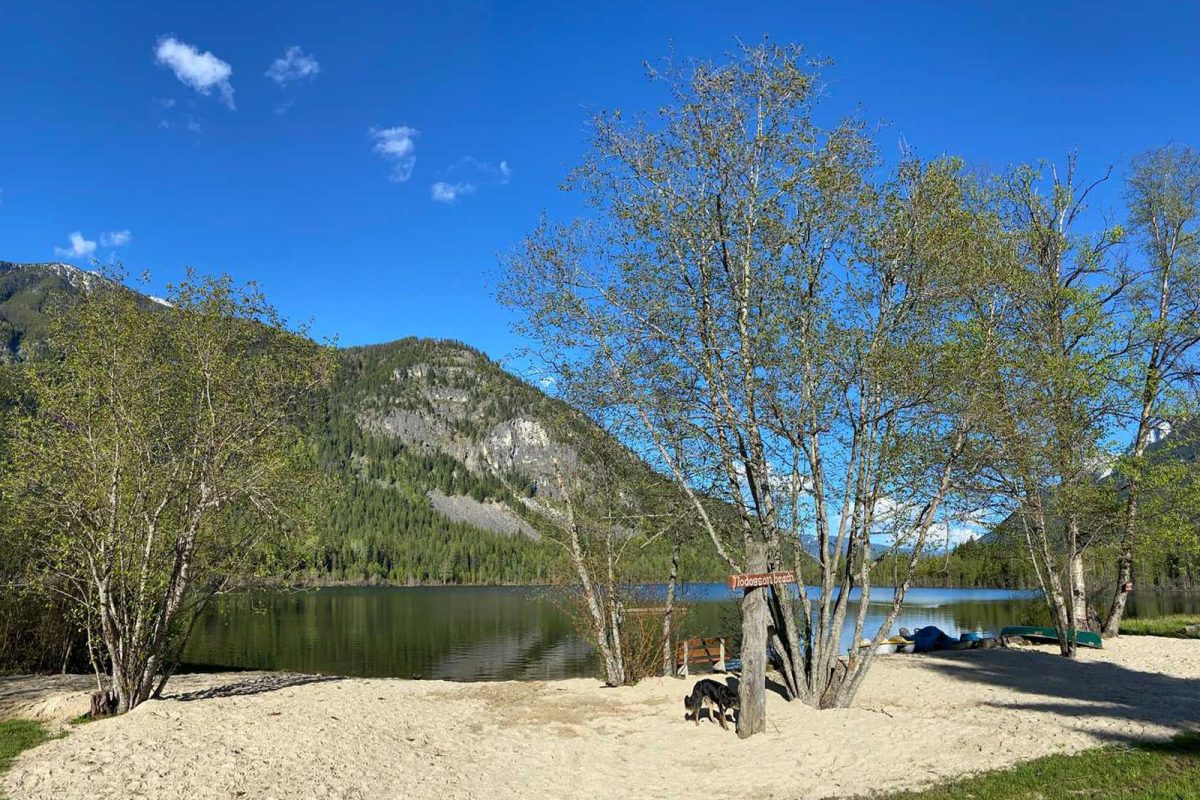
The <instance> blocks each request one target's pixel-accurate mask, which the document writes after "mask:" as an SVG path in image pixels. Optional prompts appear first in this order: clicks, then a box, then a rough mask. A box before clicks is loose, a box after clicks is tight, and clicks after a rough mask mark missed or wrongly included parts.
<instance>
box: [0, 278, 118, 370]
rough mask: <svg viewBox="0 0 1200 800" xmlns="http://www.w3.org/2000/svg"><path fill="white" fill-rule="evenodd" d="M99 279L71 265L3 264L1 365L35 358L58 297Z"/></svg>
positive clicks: (0, 319) (0, 324)
mask: <svg viewBox="0 0 1200 800" xmlns="http://www.w3.org/2000/svg"><path fill="white" fill-rule="evenodd" d="M96 280H100V278H99V277H98V276H97V275H95V274H94V273H91V272H85V271H84V270H81V269H79V268H78V267H72V266H71V265H70V264H14V263H12V262H10V261H0V364H5V363H12V362H14V361H20V360H23V359H25V358H29V357H31V356H33V355H35V354H36V353H37V351H38V349H39V347H40V345H41V344H42V343H43V342H44V340H45V337H46V319H47V317H48V315H49V312H50V309H51V307H52V306H53V304H54V302H55V301H56V298H58V297H60V296H62V295H69V294H72V293H74V292H78V291H80V290H81V289H83V288H85V287H87V286H88V285H90V284H91V283H92V282H93V281H96Z"/></svg>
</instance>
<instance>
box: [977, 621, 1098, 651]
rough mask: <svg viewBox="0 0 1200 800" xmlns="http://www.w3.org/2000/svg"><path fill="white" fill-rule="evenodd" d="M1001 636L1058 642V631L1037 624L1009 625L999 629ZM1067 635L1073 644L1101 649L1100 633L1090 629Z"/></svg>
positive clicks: (1072, 631)
mask: <svg viewBox="0 0 1200 800" xmlns="http://www.w3.org/2000/svg"><path fill="white" fill-rule="evenodd" d="M1000 635H1001V636H1002V637H1003V636H1020V637H1022V638H1025V639H1028V640H1029V641H1031V642H1037V643H1039V644H1058V640H1059V636H1058V631H1057V630H1055V629H1054V628H1052V627H1049V626H1039V625H1009V626H1008V627H1006V628H1004V629H1002V630H1001V631H1000ZM1067 635H1068V636H1073V637H1074V638H1075V644H1077V645H1079V646H1080V647H1091V648H1093V649H1096V650H1100V649H1103V647H1104V640H1102V639H1101V638H1100V634H1098V633H1092V632H1091V631H1075V630H1070V631H1067Z"/></svg>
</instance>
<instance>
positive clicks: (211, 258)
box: [0, 0, 1200, 357]
mask: <svg viewBox="0 0 1200 800" xmlns="http://www.w3.org/2000/svg"><path fill="white" fill-rule="evenodd" d="M1049 5H1050V4H1044V3H1024V4H1022V3H994V4H965V3H960V4H948V3H916V2H911V3H899V2H894V3H882V2H878V3H832V2H831V3H822V4H815V3H803V2H794V3H787V4H775V7H774V8H773V7H771V6H769V5H762V6H759V5H756V4H754V3H751V2H739V3H712V4H706V3H703V2H690V3H679V4H674V3H666V2H659V3H653V4H649V3H637V4H634V3H630V4H623V3H617V2H605V3H598V4H594V6H593V7H592V8H591V9H586V8H582V4H579V6H580V7H576V5H575V4H565V3H553V4H551V3H547V4H534V3H510V4H465V3H455V2H450V1H447V2H440V3H434V4H428V5H424V4H422V5H415V4H408V3H397V2H391V3H380V4H374V3H354V2H349V0H345V1H344V2H341V3H337V4H316V3H308V4H296V3H287V4H283V3H271V2H255V3H246V2H205V3H191V4H187V5H184V4H179V3H168V2H126V3H114V4H101V3H94V2H86V3H85V2H75V3H56V2H40V3H17V2H14V1H13V0H0V53H3V58H0V259H3V260H15V261H46V260H56V259H59V258H65V259H66V260H71V261H73V262H74V263H77V264H80V265H86V261H87V259H86V257H84V254H86V253H87V251H89V249H90V246H89V243H94V245H95V250H94V255H95V256H97V257H101V258H105V259H107V258H109V257H110V254H116V255H117V256H118V257H119V258H122V259H123V260H124V262H125V264H126V266H127V268H128V270H129V271H130V272H132V273H138V272H141V271H142V270H145V269H149V270H151V271H152V273H153V283H152V287H151V288H152V289H153V290H155V291H161V287H162V285H163V284H164V283H166V282H167V281H170V280H173V279H177V278H178V277H179V276H180V275H181V274H182V271H183V268H184V267H185V265H192V266H195V267H196V268H198V269H199V270H201V271H207V272H229V273H231V274H232V275H234V276H235V277H237V278H239V279H242V280H245V279H250V278H254V279H257V280H259V281H260V282H261V283H262V284H263V286H264V287H265V289H266V290H267V292H268V295H269V296H270V297H271V299H272V300H273V301H274V302H275V303H276V304H277V305H279V306H280V307H281V309H282V310H283V311H284V312H285V314H287V315H288V316H290V317H292V318H310V317H311V318H312V319H313V321H314V323H315V329H316V331H317V333H318V334H320V335H322V336H329V335H336V336H337V337H338V338H339V341H340V342H341V343H343V344H362V343H368V342H376V341H385V340H389V339H394V338H399V337H401V336H406V335H421V336H442V337H451V338H457V339H461V340H463V341H466V342H468V343H470V344H473V345H476V346H478V347H481V348H483V349H484V350H485V351H487V352H488V353H489V354H491V355H493V356H495V357H503V356H504V355H506V354H508V353H511V352H512V351H513V350H514V349H516V348H517V347H518V346H519V342H517V341H516V340H515V339H514V337H513V336H512V335H511V334H510V332H509V331H508V319H507V317H506V314H505V312H504V311H503V310H501V309H499V308H497V307H496V305H495V303H494V301H493V300H492V296H491V290H490V288H489V282H490V280H492V276H493V275H494V273H495V270H496V264H497V255H498V254H499V253H502V252H504V251H506V250H508V249H509V248H511V247H512V246H513V245H514V244H515V243H516V242H517V241H518V240H519V239H520V238H521V237H522V236H523V235H524V234H525V233H526V232H528V231H529V230H530V229H531V228H532V227H533V226H534V225H535V224H536V222H537V219H538V217H539V215H540V214H541V213H542V212H543V211H545V212H548V213H549V214H551V215H552V216H559V217H565V216H569V215H572V214H573V213H575V211H576V210H577V205H576V202H577V201H576V200H575V198H573V197H572V196H570V195H563V194H562V193H561V192H560V191H559V188H558V187H559V184H560V182H561V181H562V179H563V177H564V175H565V174H566V172H567V170H568V169H569V168H570V167H571V166H572V165H574V164H575V163H577V162H578V161H579V159H580V158H581V156H582V155H583V153H584V150H585V145H586V131H587V121H588V119H589V117H590V116H591V115H592V114H593V113H595V112H597V111H599V110H602V109H610V108H618V107H619V108H622V109H625V110H627V111H650V110H653V109H654V107H655V106H656V105H657V104H658V103H659V102H661V101H662V99H663V98H662V96H661V94H659V90H658V89H656V88H655V87H653V86H652V85H651V84H649V83H648V82H647V81H646V79H645V77H644V73H643V69H642V67H641V63H642V61H643V60H644V59H654V58H657V57H659V56H662V55H665V54H666V53H667V52H668V51H669V50H670V49H671V48H672V47H673V48H674V51H675V53H676V55H677V56H678V57H687V56H703V57H719V56H720V55H721V53H722V52H724V51H727V50H728V49H730V48H731V47H732V46H733V44H734V40H735V37H742V38H744V39H747V40H750V41H756V40H758V39H759V38H760V37H761V36H762V35H764V34H769V35H770V37H771V38H772V39H773V40H774V41H777V42H800V43H803V44H804V45H805V46H806V47H807V48H808V49H809V51H810V52H812V53H813V54H817V55H823V56H828V57H830V58H832V59H834V60H835V62H836V64H835V66H834V67H833V68H832V69H831V70H829V72H828V73H827V76H826V79H827V82H828V86H829V89H828V98H829V99H828V108H829V110H830V112H831V113H840V112H844V111H848V110H852V109H854V108H855V107H861V109H862V112H863V113H864V114H865V115H866V116H867V117H868V118H870V119H874V120H881V121H884V122H886V123H888V124H887V126H886V127H885V128H883V129H882V132H881V133H880V136H879V141H880V144H881V147H882V148H883V150H884V152H885V153H886V154H889V155H894V154H895V152H896V148H897V142H898V141H900V139H901V138H903V139H904V140H905V141H907V142H908V143H909V144H910V145H911V146H913V147H915V148H916V149H917V151H918V152H919V153H921V154H922V155H924V156H935V155H938V154H941V153H953V154H958V155H961V156H963V157H965V158H966V159H967V160H968V161H969V162H971V163H972V164H975V165H979V166H983V167H994V168H999V167H1001V166H1003V165H1005V164H1008V163H1012V162H1016V161H1027V160H1034V159H1039V158H1055V159H1060V160H1061V159H1062V158H1063V157H1064V156H1065V154H1066V153H1067V152H1068V151H1070V150H1071V149H1073V148H1078V150H1079V151H1080V156H1081V163H1082V165H1083V167H1084V170H1085V171H1086V172H1088V173H1089V174H1096V173H1099V172H1100V171H1102V170H1103V168H1104V167H1105V165H1107V164H1109V163H1113V164H1115V165H1116V166H1117V169H1118V171H1120V169H1121V167H1122V164H1123V162H1125V161H1126V160H1127V159H1128V158H1129V157H1130V156H1132V155H1134V154H1136V153H1138V152H1140V151H1141V150H1143V149H1145V148H1147V147H1151V146H1155V145H1159V144H1164V143H1167V142H1172V141H1175V142H1183V143H1192V144H1200V103H1197V98H1200V48H1197V46H1196V41H1197V34H1198V33H1200V5H1192V4H1182V3H1179V4H1175V3H1157V4H1155V3H1139V4H1136V6H1135V5H1134V4H1118V3H1095V2H1090V3H1075V4H1071V3H1061V4H1054V8H1052V9H1048V8H1047V6H1049ZM292 48H298V49H297V50H292ZM289 50H290V51H291V57H290V58H289V56H288V53H289ZM277 60H279V61H280V65H279V66H274V65H275V63H276V61H277ZM400 178H405V179H404V180H399V179H400ZM439 183H440V184H443V185H442V186H441V188H440V189H435V188H434V187H435V184H439ZM464 186H470V187H471V189H464V188H463V187H464ZM455 187H457V189H456V188H455ZM1118 190H1119V186H1117V185H1116V184H1115V183H1114V184H1113V185H1112V186H1110V187H1109V188H1108V189H1107V190H1106V192H1105V193H1104V194H1103V195H1102V196H1101V199H1102V200H1104V201H1106V202H1108V203H1109V204H1111V205H1112V206H1113V207H1114V208H1115V206H1116V201H1117V199H1118V198H1119V194H1118ZM467 192H469V193H467ZM435 195H436V196H435ZM450 195H455V197H454V198H453V200H450ZM439 198H440V201H439ZM447 200H450V201H449V202H446V201H447ZM73 232H79V233H80V234H81V235H80V237H78V238H77V239H76V244H74V245H73V244H72V242H71V240H70V238H69V237H70V235H71V234H72V233H73ZM124 232H128V235H127V236H122V234H123V233H124ZM122 239H127V241H125V242H124V243H122ZM59 251H64V252H68V253H70V254H71V255H68V256H59V255H57V254H56V253H57V252H59ZM75 253H78V254H79V255H74V254H75Z"/></svg>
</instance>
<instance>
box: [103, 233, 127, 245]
mask: <svg viewBox="0 0 1200 800" xmlns="http://www.w3.org/2000/svg"><path fill="white" fill-rule="evenodd" d="M132 241H133V234H132V233H130V232H129V231H127V230H124V231H108V232H107V233H102V234H100V246H101V247H124V246H126V245H127V244H129V243H130V242H132Z"/></svg>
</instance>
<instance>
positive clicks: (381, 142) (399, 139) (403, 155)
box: [368, 125, 420, 183]
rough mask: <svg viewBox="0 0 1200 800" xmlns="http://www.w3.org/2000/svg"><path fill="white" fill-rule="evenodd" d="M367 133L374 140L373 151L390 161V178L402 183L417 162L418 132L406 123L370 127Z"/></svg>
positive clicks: (410, 173) (409, 176)
mask: <svg viewBox="0 0 1200 800" xmlns="http://www.w3.org/2000/svg"><path fill="white" fill-rule="evenodd" d="M368 134H369V135H370V137H371V139H372V140H373V141H374V142H375V147H374V150H375V152H376V153H378V154H379V155H380V156H382V157H383V158H384V159H385V160H387V161H390V162H392V174H391V175H390V176H389V177H390V179H391V180H393V181H395V182H396V183H404V182H405V181H407V180H408V179H409V178H411V177H412V171H413V167H415V166H416V164H417V137H418V136H419V135H420V132H419V131H417V130H416V129H415V128H409V127H408V126H406V125H397V126H396V127H394V128H371V129H370V131H368Z"/></svg>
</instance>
